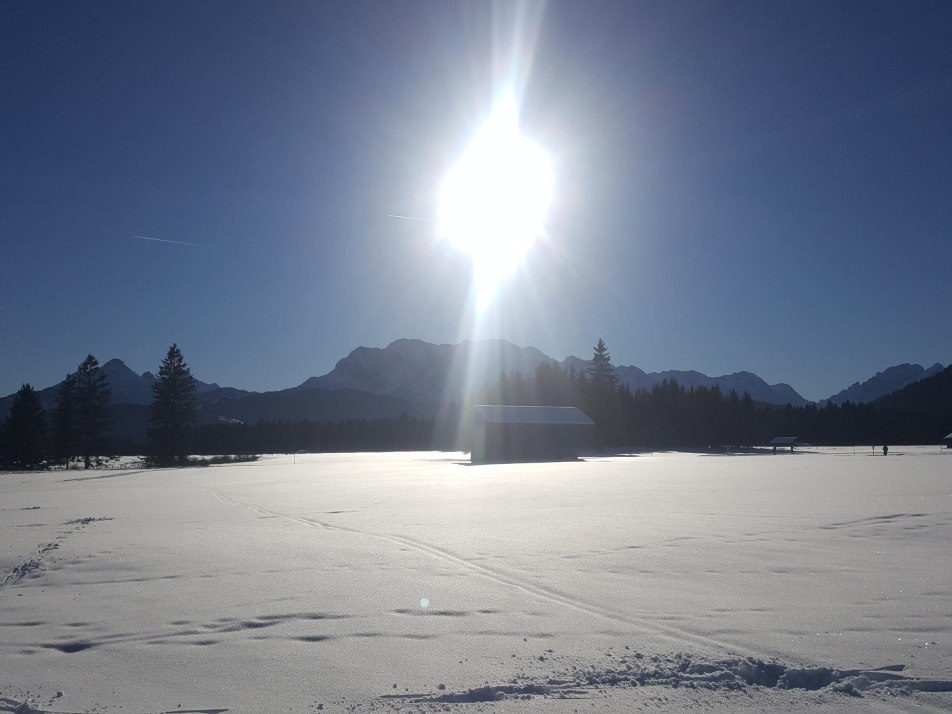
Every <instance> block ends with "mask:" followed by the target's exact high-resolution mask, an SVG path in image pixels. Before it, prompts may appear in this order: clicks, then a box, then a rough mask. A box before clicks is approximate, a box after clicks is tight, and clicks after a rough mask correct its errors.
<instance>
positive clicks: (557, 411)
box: [473, 404, 595, 426]
mask: <svg viewBox="0 0 952 714" xmlns="http://www.w3.org/2000/svg"><path fill="white" fill-rule="evenodd" d="M473 409H474V410H475V411H476V415H477V417H478V418H479V419H481V420H482V421H483V422H484V423H486V424H567V425H573V424H574V425H585V426H589V425H591V424H594V423H595V422H593V421H592V420H591V419H589V418H588V417H587V416H586V415H585V413H584V412H583V411H582V410H581V409H577V408H575V407H521V406H520V407H505V406H497V405H489V404H477V405H476V406H474V407H473Z"/></svg>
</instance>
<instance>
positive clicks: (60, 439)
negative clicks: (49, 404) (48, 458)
mask: <svg viewBox="0 0 952 714" xmlns="http://www.w3.org/2000/svg"><path fill="white" fill-rule="evenodd" d="M77 401H78V400H77V394H76V379H75V377H73V375H72V374H67V375H66V378H65V379H64V380H63V381H62V382H60V385H59V390H58V391H57V392H56V407H55V408H54V409H53V413H52V417H53V443H52V447H53V448H52V452H53V458H54V460H55V461H56V463H65V464H66V468H69V460H70V457H72V456H74V455H75V453H74V452H75V450H76V431H77V426H78V424H77V416H78V415H77V406H78V404H77Z"/></svg>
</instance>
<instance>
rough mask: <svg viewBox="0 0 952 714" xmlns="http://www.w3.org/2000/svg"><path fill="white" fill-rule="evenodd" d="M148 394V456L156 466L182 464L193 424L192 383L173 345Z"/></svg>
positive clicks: (190, 374)
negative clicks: (149, 401)
mask: <svg viewBox="0 0 952 714" xmlns="http://www.w3.org/2000/svg"><path fill="white" fill-rule="evenodd" d="M152 394H153V397H152V415H151V416H150V418H149V455H150V457H151V458H152V460H153V461H154V462H155V463H157V464H160V465H171V464H175V463H177V464H180V465H182V464H185V463H186V462H187V461H188V437H189V432H190V430H191V427H192V425H193V424H194V423H195V380H194V379H193V378H192V372H191V370H190V369H189V368H188V365H187V364H185V360H184V359H183V357H182V351H181V350H180V349H179V348H178V346H177V345H175V344H173V345H172V346H171V347H169V351H168V353H167V354H166V356H165V359H164V360H162V366H161V367H159V375H158V378H157V379H156V382H155V384H154V385H152Z"/></svg>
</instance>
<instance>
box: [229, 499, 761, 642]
mask: <svg viewBox="0 0 952 714" xmlns="http://www.w3.org/2000/svg"><path fill="white" fill-rule="evenodd" d="M212 494H213V495H214V496H215V497H216V498H218V499H219V500H221V501H224V502H225V503H228V504H230V505H232V506H237V507H239V508H245V509H248V510H251V511H254V512H255V513H258V514H259V515H262V516H267V517H278V518H283V519H285V520H289V521H294V522H296V523H300V524H302V525H305V526H308V527H311V528H322V529H324V530H328V531H333V532H339V533H350V534H353V535H357V536H362V537H366V538H374V539H377V540H383V541H386V542H389V543H392V544H397V545H403V546H406V547H408V548H410V549H412V550H415V551H417V552H419V553H423V554H425V555H429V556H431V557H433V558H436V559H438V560H441V561H443V562H448V563H452V564H454V565H457V566H459V567H460V568H462V569H464V570H468V571H470V572H473V573H476V574H477V575H480V576H482V577H484V578H486V579H488V580H491V581H493V582H496V583H499V584H501V585H506V586H509V587H512V588H516V589H517V590H521V591H523V592H525V593H527V594H529V595H533V596H535V597H538V598H542V599H544V600H547V601H549V602H553V603H556V604H558V605H562V606H563V607H567V608H570V609H572V610H575V611H577V612H581V613H584V614H586V615H592V616H595V617H599V618H603V619H606V620H610V621H612V622H616V623H621V624H625V625H629V626H632V627H636V628H640V629H643V630H649V631H653V632H655V633H657V634H660V635H664V636H666V637H669V638H671V639H673V640H676V641H679V642H682V643H684V644H690V645H701V646H704V647H708V648H712V649H715V650H719V651H728V652H734V653H737V654H744V655H754V654H756V653H755V652H753V651H750V650H748V651H741V650H740V649H739V648H738V647H737V646H736V645H732V644H729V643H727V642H723V641H721V640H717V639H714V638H711V637H705V636H703V635H698V634H696V633H693V632H688V631H687V630H682V629H680V628H678V627H674V626H672V625H669V624H665V623H660V622H658V621H656V620H653V619H649V618H645V617H637V616H632V615H625V614H622V613H619V612H617V611H615V610H612V609H610V608H606V607H602V606H599V605H595V604H593V603H591V602H587V601H585V600H583V599H581V598H578V597H576V596H574V595H571V594H569V593H565V592H561V591H559V590H557V589H555V588H550V587H545V586H541V585H538V584H536V583H533V582H531V581H529V580H528V579H526V578H523V577H519V576H517V575H513V574H512V573H506V572H502V571H500V570H497V569H495V568H490V567H488V566H486V565H483V564H482V563H476V562H473V561H472V560H468V559H466V558H464V557H462V556H460V555H458V554H457V553H454V552H452V551H450V550H447V549H445V548H441V547H439V546H435V545H433V544H431V543H426V542H424V541H420V540H417V539H415V538H409V537H407V536H402V535H396V534H393V533H381V532H379V531H369V530H361V529H359V528H350V527H347V526H340V525H336V524H333V523H328V522H326V521H321V520H318V519H316V518H311V517H308V516H299V515H294V514H289V513H281V512H280V511H274V510H271V509H268V508H264V507H263V506H259V505H256V504H254V503H246V502H244V501H241V500H239V499H237V498H235V497H234V496H229V495H228V494H225V493H223V492H221V491H212Z"/></svg>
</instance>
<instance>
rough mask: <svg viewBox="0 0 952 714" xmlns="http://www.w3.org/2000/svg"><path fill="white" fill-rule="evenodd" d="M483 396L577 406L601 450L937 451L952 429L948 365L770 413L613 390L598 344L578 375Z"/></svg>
mask: <svg viewBox="0 0 952 714" xmlns="http://www.w3.org/2000/svg"><path fill="white" fill-rule="evenodd" d="M482 398H483V401H484V402H485V403H487V404H511V405H516V404H528V405H552V406H574V407H578V408H580V409H581V410H582V411H584V412H585V413H586V414H588V415H589V416H590V417H591V418H592V419H593V420H594V421H595V443H596V445H599V446H606V447H615V446H619V447H624V446H635V447H640V448H651V449H669V448H707V447H711V446H734V447H750V446H757V445H763V444H766V443H768V442H769V441H770V440H771V439H772V438H774V437H775V436H796V437H799V438H801V439H803V440H804V441H807V442H809V443H811V444H816V445H834V444H888V443H893V444H937V443H941V440H942V437H943V436H945V435H946V434H947V433H949V431H952V367H950V368H947V369H946V370H945V371H944V372H942V373H940V374H938V375H936V376H935V377H932V378H930V379H929V380H924V381H922V382H919V383H917V384H914V385H911V386H910V387H907V388H906V389H904V390H902V391H900V392H897V393H896V394H894V395H890V396H888V397H886V398H884V399H881V400H878V401H876V402H873V403H871V404H852V403H849V402H847V403H845V404H842V405H836V404H832V403H827V404H826V405H824V406H822V407H821V406H817V405H815V404H808V405H805V406H801V407H793V406H790V405H787V406H785V407H779V406H774V405H768V404H762V403H755V402H754V401H753V400H752V399H751V397H750V395H749V394H747V393H746V392H745V393H744V394H743V395H738V394H737V393H736V392H735V391H733V390H732V391H730V392H728V393H726V394H725V393H724V392H722V391H721V389H720V388H719V387H717V386H714V387H710V388H708V387H691V388H685V387H683V386H682V385H680V384H678V383H677V382H676V381H674V380H670V381H669V380H665V381H663V382H661V383H660V384H656V385H655V386H654V387H652V388H651V389H650V390H639V391H637V392H632V391H631V389H630V388H629V387H628V386H627V385H625V384H620V383H619V382H618V380H617V377H616V375H615V374H614V371H613V369H612V368H611V358H610V356H609V354H608V350H607V348H606V346H605V343H604V342H603V341H602V340H599V341H598V343H597V344H596V345H595V350H594V355H593V359H592V366H591V367H590V368H588V369H587V370H585V371H583V372H580V371H577V370H574V369H568V370H565V369H561V368H560V367H557V366H555V365H550V364H541V365H539V367H538V368H537V369H536V372H535V374H534V375H530V376H528V377H527V376H525V375H522V374H519V373H513V374H507V375H503V376H501V377H500V379H499V380H498V381H497V382H495V383H494V384H492V385H491V386H490V387H488V388H487V389H485V390H484V392H483V394H482Z"/></svg>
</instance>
